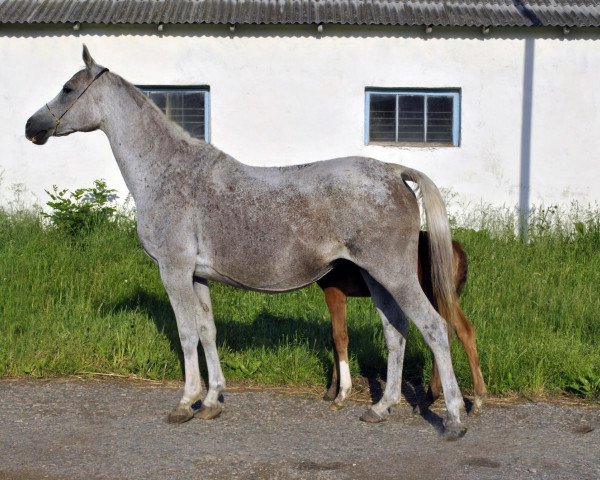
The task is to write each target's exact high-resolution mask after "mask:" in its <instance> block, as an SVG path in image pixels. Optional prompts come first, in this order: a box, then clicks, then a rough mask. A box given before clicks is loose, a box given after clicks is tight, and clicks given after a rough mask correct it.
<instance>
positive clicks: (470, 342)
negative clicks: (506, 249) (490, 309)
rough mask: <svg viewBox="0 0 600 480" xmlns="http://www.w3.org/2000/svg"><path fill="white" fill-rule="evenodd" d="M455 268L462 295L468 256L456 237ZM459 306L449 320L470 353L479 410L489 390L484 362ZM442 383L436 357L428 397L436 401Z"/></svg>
mask: <svg viewBox="0 0 600 480" xmlns="http://www.w3.org/2000/svg"><path fill="white" fill-rule="evenodd" d="M423 236H425V241H427V240H426V235H425V234H423V232H422V236H421V237H420V239H421V241H423ZM452 248H453V265H452V266H453V269H454V287H455V288H456V294H457V296H458V295H460V292H461V291H462V287H463V286H464V284H465V281H466V279H467V256H466V254H465V251H464V250H463V248H462V246H461V244H460V243H458V242H456V241H453V242H452ZM424 255H426V252H425V251H421V250H420V249H419V266H420V267H421V263H422V257H423V256H424ZM427 271H428V270H427V269H423V270H422V272H421V271H420V272H419V273H423V278H422V279H420V280H421V285H422V286H423V289H424V290H425V293H426V294H427V296H428V297H429V298H430V299H431V290H430V289H431V286H430V285H431V284H430V281H429V279H428V278H426V276H427V275H428V274H427V273H426V272H427ZM455 306H456V309H455V311H454V315H452V318H451V319H450V320H449V321H450V324H451V326H452V329H453V330H454V331H455V332H456V336H457V337H458V339H459V340H460V343H461V344H462V346H463V349H464V350H465V353H466V354H467V357H468V359H469V367H470V369H471V378H472V379H473V390H474V392H475V399H474V402H473V409H472V410H471V413H473V414H477V413H479V412H480V411H481V407H482V406H483V400H484V398H485V396H486V394H487V390H486V387H485V382H484V380H483V375H482V373H481V366H480V363H479V354H478V353H477V344H476V334H475V327H474V326H473V324H472V323H471V321H470V320H469V319H468V318H467V317H466V315H465V314H464V312H463V311H462V309H461V308H460V307H459V306H458V304H455ZM448 334H449V336H451V330H449V332H448ZM441 392H442V385H441V382H440V376H439V372H438V370H437V366H436V364H435V360H434V362H433V369H432V371H431V380H430V382H429V391H428V393H427V396H428V400H429V401H430V402H431V403H433V402H435V401H436V400H437V399H438V398H439V397H440V395H441Z"/></svg>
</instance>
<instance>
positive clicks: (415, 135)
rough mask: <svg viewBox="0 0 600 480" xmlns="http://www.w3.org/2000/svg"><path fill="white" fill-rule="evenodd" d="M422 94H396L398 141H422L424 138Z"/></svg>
mask: <svg viewBox="0 0 600 480" xmlns="http://www.w3.org/2000/svg"><path fill="white" fill-rule="evenodd" d="M424 133H425V103H424V101H423V95H398V139H397V140H396V141H398V142H422V141H423V140H424V138H425V135H424Z"/></svg>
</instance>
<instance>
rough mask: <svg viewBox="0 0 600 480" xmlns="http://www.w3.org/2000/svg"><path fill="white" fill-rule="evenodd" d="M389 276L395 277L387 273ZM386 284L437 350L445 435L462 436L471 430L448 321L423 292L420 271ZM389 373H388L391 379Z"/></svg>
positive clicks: (451, 436) (451, 438)
mask: <svg viewBox="0 0 600 480" xmlns="http://www.w3.org/2000/svg"><path fill="white" fill-rule="evenodd" d="M385 278H393V277H392V276H391V275H387V276H386V277H385ZM383 286H384V287H385V288H386V289H387V291H388V292H390V294H391V295H392V296H393V297H394V299H396V300H397V303H398V304H399V305H401V306H402V310H403V312H404V314H406V315H407V316H408V317H409V318H410V319H411V320H412V321H413V322H414V324H415V326H416V327H417V328H418V329H419V331H420V332H421V334H422V335H423V338H424V339H425V342H426V343H427V345H428V346H429V348H430V349H431V351H432V352H433V355H434V357H435V360H436V363H437V368H438V369H439V372H440V377H441V382H442V386H443V388H444V400H445V402H446V410H447V414H446V420H445V422H444V426H445V431H444V435H445V437H446V438H447V439H449V440H453V439H456V438H459V437H462V436H463V435H464V434H465V432H466V431H467V429H466V428H465V427H464V426H463V425H462V423H461V421H460V409H461V407H462V406H463V399H462V395H461V393H460V389H459V388H458V383H457V382H456V377H455V376H454V369H453V368H452V359H451V357H450V346H449V343H448V330H447V327H446V321H445V320H444V319H443V318H442V317H441V316H440V315H439V314H438V313H437V312H436V310H435V309H434V308H433V306H432V305H431V303H430V302H429V300H428V299H427V296H426V295H425V293H423V290H422V289H421V287H420V286H419V283H418V279H417V276H416V275H414V277H410V276H409V277H404V278H403V279H402V282H401V283H398V284H396V285H393V284H389V285H383ZM389 375H390V374H389V373H388V381H389ZM386 388H387V387H386ZM377 413H379V412H377Z"/></svg>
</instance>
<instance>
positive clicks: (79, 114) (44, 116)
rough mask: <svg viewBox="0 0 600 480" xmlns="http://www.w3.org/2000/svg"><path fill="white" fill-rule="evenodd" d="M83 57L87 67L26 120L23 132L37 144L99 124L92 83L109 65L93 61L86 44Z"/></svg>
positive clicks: (92, 127)
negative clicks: (105, 65) (105, 66)
mask: <svg viewBox="0 0 600 480" xmlns="http://www.w3.org/2000/svg"><path fill="white" fill-rule="evenodd" d="M83 61H84V62H85V66H86V68H84V69H83V70H81V71H79V72H77V73H76V74H75V75H73V76H72V77H71V79H70V80H69V81H68V82H67V83H65V85H64V86H63V88H62V90H61V91H60V93H59V94H58V95H57V96H56V97H54V99H52V100H51V101H50V102H48V103H47V104H46V105H44V106H43V107H42V108H40V109H39V110H38V111H37V112H35V113H34V114H33V115H32V116H31V118H30V119H29V120H27V124H26V125H25V136H26V137H27V138H28V139H29V140H31V141H32V142H33V143H35V144H36V145H43V144H44V143H46V142H47V141H48V138H50V137H51V136H56V137H61V136H64V135H69V134H70V133H73V132H90V131H92V130H96V129H97V128H99V126H100V121H101V117H100V110H99V108H98V105H97V103H96V102H95V101H94V95H93V90H94V87H95V86H96V85H94V83H95V82H96V80H98V79H99V78H100V77H101V75H102V74H103V73H104V72H107V71H108V69H107V68H104V67H102V66H100V65H97V64H96V62H94V59H93V58H92V56H91V55H90V52H89V51H88V49H87V47H86V46H85V45H84V46H83Z"/></svg>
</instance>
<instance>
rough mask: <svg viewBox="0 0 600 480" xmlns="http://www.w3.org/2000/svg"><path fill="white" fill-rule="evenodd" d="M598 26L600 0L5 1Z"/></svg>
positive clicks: (244, 15)
mask: <svg viewBox="0 0 600 480" xmlns="http://www.w3.org/2000/svg"><path fill="white" fill-rule="evenodd" d="M77 22H79V23H93V24H159V23H163V24H279V25H281V24H285V25H288V24H343V25H431V26H457V27H472V26H477V27H480V26H489V27H522V26H526V27H531V26H534V27H541V26H560V27H565V26H566V27H598V26H600V0H570V1H565V0H488V1H483V0H407V1H397V0H372V1H365V0H0V23H4V24H39V23H46V24H61V23H77Z"/></svg>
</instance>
